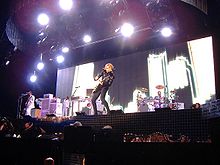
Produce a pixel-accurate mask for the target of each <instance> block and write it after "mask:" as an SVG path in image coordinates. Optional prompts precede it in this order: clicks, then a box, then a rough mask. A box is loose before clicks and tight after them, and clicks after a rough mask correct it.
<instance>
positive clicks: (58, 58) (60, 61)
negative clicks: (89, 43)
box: [57, 55, 64, 64]
mask: <svg viewBox="0 0 220 165" xmlns="http://www.w3.org/2000/svg"><path fill="white" fill-rule="evenodd" d="M63 61H64V57H63V56H62V55H59V56H57V62H58V63H59V64H60V63H62V62H63Z"/></svg>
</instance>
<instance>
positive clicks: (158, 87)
mask: <svg viewBox="0 0 220 165" xmlns="http://www.w3.org/2000/svg"><path fill="white" fill-rule="evenodd" d="M163 88H164V86H163V85H157V86H156V89H163Z"/></svg>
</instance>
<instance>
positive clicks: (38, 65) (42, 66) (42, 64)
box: [37, 62, 44, 70]
mask: <svg viewBox="0 0 220 165" xmlns="http://www.w3.org/2000/svg"><path fill="white" fill-rule="evenodd" d="M43 68H44V63H43V62H39V63H38V64H37V69H38V70H42V69H43Z"/></svg>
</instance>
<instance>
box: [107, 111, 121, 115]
mask: <svg viewBox="0 0 220 165" xmlns="http://www.w3.org/2000/svg"><path fill="white" fill-rule="evenodd" d="M122 114H124V111H122V110H111V111H110V115H122Z"/></svg>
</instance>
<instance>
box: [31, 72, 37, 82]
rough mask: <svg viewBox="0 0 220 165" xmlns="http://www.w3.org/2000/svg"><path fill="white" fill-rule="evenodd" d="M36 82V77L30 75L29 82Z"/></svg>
mask: <svg viewBox="0 0 220 165" xmlns="http://www.w3.org/2000/svg"><path fill="white" fill-rule="evenodd" d="M36 80H37V76H36V75H35V73H34V74H33V75H31V77H30V81H31V82H33V83H34V82H36Z"/></svg>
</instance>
